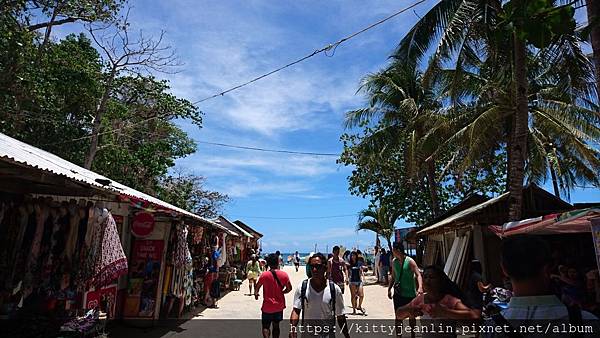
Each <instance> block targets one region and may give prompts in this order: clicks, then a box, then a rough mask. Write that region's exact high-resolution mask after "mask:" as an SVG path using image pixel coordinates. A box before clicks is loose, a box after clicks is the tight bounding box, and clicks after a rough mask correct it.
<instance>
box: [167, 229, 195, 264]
mask: <svg viewBox="0 0 600 338" xmlns="http://www.w3.org/2000/svg"><path fill="white" fill-rule="evenodd" d="M175 231H176V234H175V250H173V257H172V262H173V265H174V266H175V267H178V268H180V267H182V266H184V265H189V264H191V263H192V254H191V253H190V249H189V248H188V244H187V235H188V227H187V225H184V224H178V225H177V228H176V230H175Z"/></svg>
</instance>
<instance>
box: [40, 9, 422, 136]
mask: <svg viewBox="0 0 600 338" xmlns="http://www.w3.org/2000/svg"><path fill="white" fill-rule="evenodd" d="M425 1H426V0H419V1H416V2H414V3H413V4H411V5H409V6H407V7H405V8H403V9H401V10H399V11H397V12H395V13H393V14H391V15H389V16H387V17H385V18H383V19H381V20H379V21H377V22H375V23H373V24H371V25H369V26H367V27H365V28H363V29H361V30H359V31H357V32H355V33H352V34H350V35H348V36H346V37H344V38H342V39H340V40H338V41H337V42H335V43H333V44H329V45H327V46H325V47H322V48H320V49H317V50H315V51H314V52H312V53H310V54H308V55H306V56H304V57H301V58H299V59H297V60H295V61H293V62H290V63H288V64H286V65H284V66H282V67H279V68H277V69H274V70H272V71H270V72H268V73H265V74H263V75H260V76H258V77H255V78H253V79H252V80H249V81H246V82H244V83H241V84H238V85H236V86H234V87H231V88H229V89H227V90H224V91H221V92H219V93H217V94H213V95H210V96H207V97H205V98H203V99H200V100H197V101H194V102H192V104H193V105H196V104H198V103H202V102H205V101H208V100H210V99H214V98H216V97H219V96H224V95H225V94H227V93H230V92H232V91H234V90H237V89H240V88H242V87H245V86H248V85H250V84H252V83H254V82H256V81H259V80H261V79H264V78H266V77H268V76H271V75H273V74H275V73H277V72H280V71H282V70H284V69H286V68H289V67H291V66H294V65H296V64H298V63H300V62H303V61H305V60H307V59H310V58H312V57H313V56H315V55H317V54H320V53H324V52H328V51H330V50H333V51H334V52H335V49H336V48H337V47H338V46H339V45H341V44H342V43H344V42H346V41H348V40H350V39H352V38H354V37H356V36H357V35H360V34H362V33H364V32H366V31H368V30H370V29H372V28H374V27H377V26H379V25H381V24H383V23H384V22H386V21H388V20H391V19H393V18H395V17H396V16H398V15H400V14H402V13H404V12H406V11H408V10H410V9H412V8H414V7H416V6H418V5H420V4H422V3H424V2H425ZM157 118H160V116H153V117H150V118H147V119H144V120H142V121H139V122H136V123H134V124H132V125H129V126H124V127H121V128H115V129H111V130H107V131H104V132H99V133H95V134H91V135H87V136H83V137H78V138H75V139H71V140H65V141H61V142H54V143H48V144H44V145H55V144H60V143H71V142H76V141H81V140H85V139H89V138H92V137H97V136H101V135H106V134H111V133H114V132H117V131H119V130H121V129H124V128H128V127H132V126H133V125H137V124H141V123H144V122H148V121H151V120H154V119H157Z"/></svg>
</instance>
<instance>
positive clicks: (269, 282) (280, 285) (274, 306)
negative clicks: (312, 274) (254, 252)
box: [254, 254, 292, 338]
mask: <svg viewBox="0 0 600 338" xmlns="http://www.w3.org/2000/svg"><path fill="white" fill-rule="evenodd" d="M267 265H268V266H269V271H265V272H263V273H262V274H261V275H260V277H259V278H258V282H257V283H256V287H255V288H254V298H255V299H256V300H258V292H259V291H260V289H261V288H263V304H262V307H261V311H262V334H263V337H264V338H269V336H270V335H271V332H272V333H273V338H277V337H279V332H280V331H279V322H280V321H282V320H283V309H285V296H284V294H286V293H288V292H290V291H292V283H291V282H290V277H289V276H288V274H287V273H285V271H281V270H279V257H278V256H277V255H276V254H270V255H269V256H267ZM271 325H273V331H271Z"/></svg>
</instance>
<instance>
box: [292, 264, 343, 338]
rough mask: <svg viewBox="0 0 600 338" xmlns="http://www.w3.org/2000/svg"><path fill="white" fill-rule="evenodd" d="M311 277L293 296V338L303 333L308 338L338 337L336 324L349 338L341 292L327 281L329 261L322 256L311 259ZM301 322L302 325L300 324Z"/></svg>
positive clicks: (299, 286) (303, 282)
mask: <svg viewBox="0 0 600 338" xmlns="http://www.w3.org/2000/svg"><path fill="white" fill-rule="evenodd" d="M308 264H309V265H310V270H311V277H310V278H308V279H305V280H304V281H302V283H300V285H298V288H297V289H296V293H295V295H294V308H293V310H292V314H291V316H290V326H291V327H290V337H291V338H296V337H297V335H298V333H299V332H300V333H301V335H302V336H306V337H335V332H336V331H337V330H336V327H335V322H336V319H337V323H338V325H339V327H340V330H341V332H342V333H343V334H344V337H346V338H349V337H350V335H349V333H348V327H347V325H346V317H345V316H344V298H343V296H342V290H341V289H340V287H339V286H337V285H335V283H333V282H332V281H329V280H327V277H326V272H327V259H326V257H325V256H324V255H323V254H322V253H316V254H314V255H312V256H311V257H310V259H309V261H308ZM300 318H302V323H301V325H300V326H298V323H299V321H300Z"/></svg>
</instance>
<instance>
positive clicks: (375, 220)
mask: <svg viewBox="0 0 600 338" xmlns="http://www.w3.org/2000/svg"><path fill="white" fill-rule="evenodd" d="M398 217H399V213H398V212H396V211H394V210H393V208H391V207H389V206H386V205H385V204H380V205H379V206H371V207H369V208H368V209H363V210H361V211H360V212H359V213H358V224H357V225H356V231H360V230H370V231H373V232H375V233H376V234H377V235H381V236H383V237H384V238H385V240H386V241H387V244H388V247H389V249H390V250H392V236H393V235H394V231H395V228H394V224H395V223H396V220H398Z"/></svg>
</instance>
